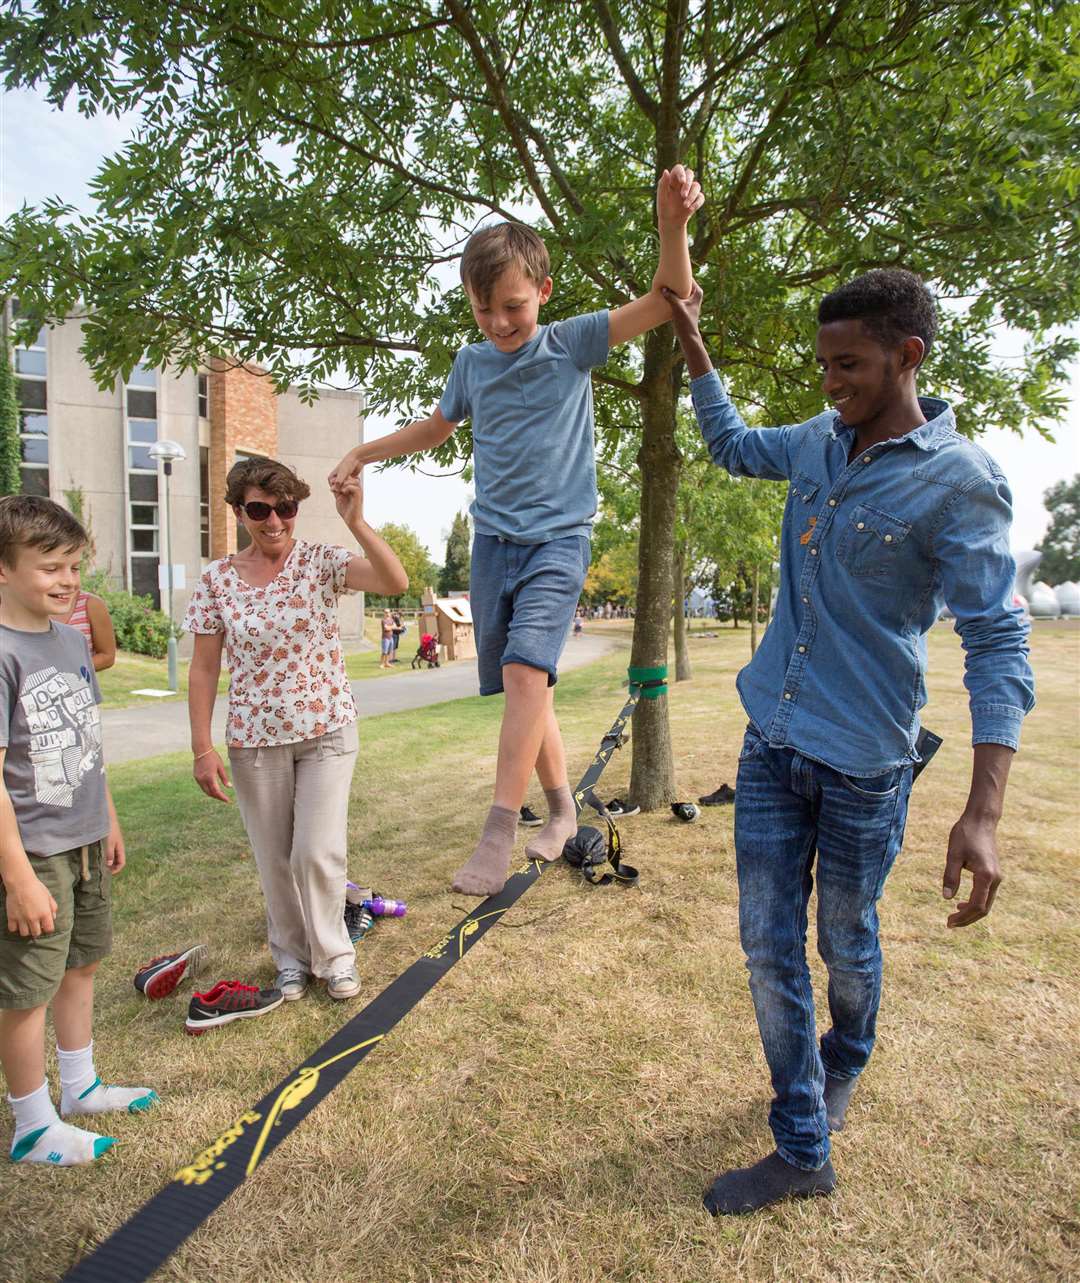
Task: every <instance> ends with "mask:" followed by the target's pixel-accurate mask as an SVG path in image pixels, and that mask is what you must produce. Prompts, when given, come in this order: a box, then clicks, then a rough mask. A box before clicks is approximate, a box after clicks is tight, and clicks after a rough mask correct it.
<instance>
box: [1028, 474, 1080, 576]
mask: <svg viewBox="0 0 1080 1283" xmlns="http://www.w3.org/2000/svg"><path fill="white" fill-rule="evenodd" d="M1043 503H1045V505H1046V507H1047V509H1048V511H1049V513H1050V526H1049V528H1048V529H1047V531H1046V534H1045V535H1043V538H1042V542H1041V543H1038V544H1036V545H1035V547H1036V549H1037V550H1038V551H1039V552H1041V553H1042V561H1041V562H1039V578H1040V579H1044V580H1045V581H1046V582H1047V583H1048V584H1064V583H1069V582H1072V581H1075V580H1080V472H1078V473H1077V474H1076V476H1075V477H1073V479H1072V480H1071V481H1059V482H1058V483H1057V485H1056V486H1051V487H1050V489H1049V490H1047V492H1046V494H1045V495H1044V496H1043Z"/></svg>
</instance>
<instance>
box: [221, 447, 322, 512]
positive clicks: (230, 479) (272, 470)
mask: <svg viewBox="0 0 1080 1283" xmlns="http://www.w3.org/2000/svg"><path fill="white" fill-rule="evenodd" d="M252 486H254V487H255V488H256V489H257V490H265V491H266V493H267V494H272V495H273V496H274V498H275V499H295V500H296V502H297V503H299V502H300V501H301V500H302V499H306V498H307V497H308V496H309V495H310V494H311V487H310V486H309V485H308V483H307V482H306V481H302V480H301V479H300V478H299V477H298V476H297V475H296V472H295V471H294V470H293V469H292V468H290V467H289V465H288V464H287V463H282V462H281V460H280V459H264V458H263V457H262V456H261V455H255V456H253V457H251V458H247V459H237V461H236V462H235V463H234V464H233V466H232V467H231V468H230V469H229V475H228V476H227V477H226V478H225V502H226V503H227V504H228V505H229V507H230V508H237V507H239V506H240V504H242V503H243V502H244V495H245V494H247V492H248V490H249V489H250V487H252Z"/></svg>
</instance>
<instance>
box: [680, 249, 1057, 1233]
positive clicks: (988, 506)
mask: <svg viewBox="0 0 1080 1283" xmlns="http://www.w3.org/2000/svg"><path fill="white" fill-rule="evenodd" d="M668 301H669V303H670V304H671V306H672V312H673V314H674V321H675V328H676V332H677V334H678V336H679V341H680V343H681V344H682V348H683V352H684V354H685V357H686V363H687V370H688V372H689V375H690V378H691V385H690V386H691V390H692V393H693V400H694V408H695V410H696V412H697V416H698V422H699V424H700V426H701V431H702V435H703V436H704V438H705V441H706V443H707V444H708V447H709V452H710V453H711V455H712V457H713V459H714V460H715V461H716V463H718V464H719V465H720V466H721V467H725V468H727V469H728V471H729V472H731V473H732V474H734V475H735V476H745V477H767V478H769V479H770V480H773V481H787V482H789V485H790V488H789V492H788V501H787V508H786V511H785V513H784V521H783V529H782V533H781V567H780V593H779V597H778V599H777V605H776V613H775V615H774V618H773V621H772V624H771V625H770V627H769V628H768V629H767V631H766V633H765V637H764V640H763V641H762V644H761V646H760V647H759V648H758V651H757V653H756V654H755V656H754V658H753V660H752V661H751V663H750V664H749V665H748V666H747V667H746V668H744V669H743V670H742V672H741V673H740V674H739V677H738V683H737V684H738V690H739V695H740V697H741V699H742V703H743V707H744V708H745V709H746V713H747V716H748V717H749V725H748V726H747V730H746V738H745V740H744V742H743V748H742V753H741V755H740V758H739V774H738V783H737V787H736V802H735V850H736V862H737V866H738V877H739V931H740V938H741V941H742V946H743V949H744V950H745V952H746V956H747V965H748V967H749V970H750V990H751V993H752V995H753V999H754V1008H755V1011H756V1013H757V1020H758V1028H759V1030H760V1033H761V1040H762V1043H763V1045H764V1049H765V1057H766V1059H767V1060H768V1063H769V1069H770V1072H771V1075H772V1085H773V1091H774V1093H775V1095H774V1099H773V1103H772V1108H771V1111H770V1115H769V1123H770V1126H771V1128H772V1132H773V1136H774V1138H775V1140H776V1151H775V1152H774V1153H772V1154H770V1155H769V1156H768V1157H767V1158H765V1159H763V1160H762V1161H761V1162H759V1163H756V1164H755V1165H754V1166H752V1167H748V1168H742V1169H735V1170H732V1171H728V1172H725V1173H723V1174H722V1175H720V1176H719V1177H717V1179H716V1180H715V1181H714V1182H713V1184H712V1186H711V1188H710V1189H709V1190H707V1191H706V1194H705V1206H706V1208H707V1209H708V1210H709V1211H710V1212H711V1213H712V1214H713V1215H718V1214H725V1213H735V1212H750V1211H756V1210H757V1209H758V1208H761V1207H765V1206H767V1205H768V1204H770V1203H774V1202H777V1201H778V1200H779V1199H782V1198H785V1197H788V1196H792V1195H795V1196H807V1195H813V1194H828V1193H830V1192H831V1191H832V1189H833V1187H834V1185H835V1183H836V1175H835V1173H834V1171H833V1167H832V1164H831V1162H830V1161H829V1133H830V1132H831V1131H839V1130H840V1129H841V1128H842V1127H843V1123H844V1114H845V1111H846V1109H847V1104H848V1100H849V1098H850V1096H851V1093H852V1090H853V1088H854V1085H855V1082H856V1080H857V1078H858V1075H859V1074H860V1073H861V1072H862V1070H863V1069H864V1068H865V1066H866V1062H867V1060H868V1059H869V1057H870V1052H871V1049H872V1047H873V1045H874V1028H875V1022H876V1017H877V1010H878V1003H879V1001H880V996H881V949H880V946H879V943H878V918H877V901H878V899H879V898H880V897H881V893H882V890H883V888H884V885H885V879H886V877H887V875H888V873H889V870H890V868H891V867H892V863H893V860H894V859H895V858H896V855H897V852H898V851H899V849H900V846H901V843H902V840H903V836H904V823H905V820H906V818H907V804H908V795H909V792H910V790H911V779H912V768H913V766H914V765H915V764H916V763H917V762H918V761H919V756H918V753H917V751H916V747H915V742H916V737H917V735H918V731H919V709H920V708H921V707H922V705H923V704H924V703H925V702H926V693H925V686H924V673H925V668H926V633H927V632H928V631H929V629H930V628H931V627H932V626H933V624H934V621H935V620H936V619H937V618H938V616H939V615H940V613H941V609H942V607H943V606H944V605H948V607H949V609H950V610H951V611H952V613H953V615H954V616H955V618H956V629H957V631H958V632H959V634H960V636H961V639H962V641H963V646H964V650H965V665H966V675H965V679H964V681H965V685H966V686H967V689H968V694H969V697H970V708H971V721H972V729H973V734H972V743H973V745H974V767H973V771H972V780H971V791H970V794H969V796H968V801H967V805H966V806H965V808H964V813H963V814H962V815H961V816H960V819H959V820H958V821H957V822H956V824H955V825H954V826H953V829H952V832H951V834H950V837H949V848H948V854H947V856H946V860H945V875H944V884H943V889H944V895H945V898H946V899H952V897H953V896H954V895H955V894H956V893H957V891H958V889H959V887H960V880H961V873H962V870H964V869H967V870H969V871H970V873H971V875H972V889H971V894H970V896H969V897H968V899H967V900H965V901H964V902H963V903H961V904H960V905H959V906H958V908H957V909H956V911H955V912H954V913H952V914H951V916H950V917H949V919H948V925H949V926H950V927H959V926H966V925H967V924H968V923H971V922H975V921H977V920H978V919H979V918H982V917H984V916H985V915H986V914H987V913H988V912H989V911H990V908H991V906H992V904H993V902H994V895H995V893H996V891H997V887H998V884H999V883H1000V881H1001V875H1000V872H999V869H998V856H997V845H996V838H995V831H996V828H997V823H998V820H999V819H1000V817H1001V812H1002V805H1003V801H1004V795H1005V782H1006V779H1007V777H1008V773H1009V764H1010V761H1011V759H1012V755H1013V753H1014V751H1015V750H1016V748H1017V746H1018V744H1019V736H1020V723H1021V722H1022V720H1023V718H1024V715H1025V713H1027V712H1028V710H1029V709H1030V708H1031V707H1032V705H1033V703H1034V682H1033V678H1032V673H1031V669H1030V666H1029V665H1028V661H1027V633H1028V630H1027V626H1026V624H1025V623H1024V620H1023V617H1022V614H1021V612H1020V610H1019V609H1017V608H1016V607H1015V606H1014V605H1013V604H1012V594H1013V579H1014V575H1015V566H1014V564H1013V559H1012V557H1011V555H1010V553H1009V526H1010V523H1011V518H1012V511H1011V496H1010V493H1009V487H1008V485H1007V483H1006V481H1005V478H1004V476H1003V475H1002V473H1001V470H1000V469H999V468H998V466H997V464H996V463H995V462H994V461H993V459H991V458H990V456H989V455H988V454H987V453H986V452H985V451H984V450H983V449H981V448H980V447H979V446H977V445H974V444H973V443H972V442H970V441H968V440H966V439H965V438H964V437H962V436H960V435H959V434H958V433H957V431H956V426H955V421H954V418H953V413H952V410H951V409H950V408H949V406H948V405H947V404H946V403H945V402H944V401H939V400H936V399H934V398H930V397H919V396H918V395H917V392H916V387H915V380H916V374H917V372H918V369H919V366H920V364H921V363H922V360H923V358H924V356H925V355H926V353H927V351H928V350H929V347H930V344H931V342H932V341H933V337H934V332H935V330H936V325H937V323H936V317H935V309H934V303H933V300H932V299H931V297H930V295H929V294H928V292H927V291H926V289H925V288H924V287H923V285H922V284H921V282H920V281H919V279H918V277H916V276H913V275H912V274H911V273H910V272H905V271H900V270H877V271H872V272H868V273H867V274H866V275H865V276H860V277H858V278H857V279H855V280H853V281H851V282H849V283H848V284H847V285H844V286H842V287H841V288H840V289H837V290H835V291H834V292H833V293H831V294H828V295H826V296H825V298H824V299H823V300H822V302H821V305H820V307H819V309H818V321H819V323H820V327H819V329H818V335H817V356H818V363H819V365H820V366H821V369H822V374H823V386H824V391H825V395H826V396H827V397H828V399H829V400H830V402H831V403H832V405H833V407H834V408H833V409H831V410H828V411H826V412H825V413H823V414H820V415H818V416H817V417H816V418H814V419H811V420H810V421H809V422H807V423H802V424H798V425H796V426H794V427H785V428H765V429H760V430H756V431H755V430H751V429H749V428H747V426H746V424H745V423H744V422H743V421H742V419H741V418H740V417H739V415H738V413H737V411H736V410H735V408H734V407H733V406H732V404H731V402H730V401H729V400H728V398H727V395H726V393H725V391H724V389H723V386H722V385H721V383H720V380H719V378H718V377H717V375H716V373H715V371H714V370H713V368H712V365H711V363H710V361H709V357H708V355H707V354H706V351H705V347H704V344H703V343H702V340H701V335H700V333H699V331H698V314H699V312H700V307H701V290H700V289H699V288H697V287H695V290H694V293H693V294H692V295H691V297H690V299H688V300H687V301H686V302H681V301H680V300H678V299H676V298H674V296H671V295H669V296H668ZM815 859H816V863H817V868H816V872H815V871H814V864H815ZM815 876H816V880H817V890H818V912H817V925H818V949H819V951H820V953H821V956H822V958H823V959H824V961H825V964H826V967H827V968H828V972H829V1013H830V1015H831V1017H832V1028H831V1029H830V1030H829V1032H828V1033H826V1034H825V1035H824V1037H823V1038H822V1039H821V1043H820V1047H819V1046H818V1045H817V1042H816V1035H815V1032H814V1005H813V994H812V990H811V985H810V973H809V971H808V969H807V965H806V946H805V936H806V924H807V902H808V900H809V896H810V890H811V887H812V885H813V880H814V877H815Z"/></svg>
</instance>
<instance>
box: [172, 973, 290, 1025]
mask: <svg viewBox="0 0 1080 1283" xmlns="http://www.w3.org/2000/svg"><path fill="white" fill-rule="evenodd" d="M284 1001H285V997H284V995H283V994H282V992H281V990H280V989H259V988H257V987H256V986H255V985H245V984H241V983H240V981H239V980H219V981H218V982H217V984H216V985H214V987H213V988H212V989H208V990H207V991H206V993H196V994H192V997H191V1004H190V1005H189V1007H188V1015H187V1020H185V1021H184V1027H185V1028H186V1029H187V1031H188V1033H189V1034H191V1035H192V1036H193V1037H198V1035H199V1034H201V1033H202V1032H203V1031H204V1030H206V1029H215V1028H216V1027H217V1026H218V1025H227V1024H228V1023H229V1022H230V1021H231V1020H246V1019H247V1018H248V1017H249V1016H265V1015H266V1013H267V1012H268V1011H273V1010H274V1008H275V1007H280V1006H281V1004H282V1003H283V1002H284Z"/></svg>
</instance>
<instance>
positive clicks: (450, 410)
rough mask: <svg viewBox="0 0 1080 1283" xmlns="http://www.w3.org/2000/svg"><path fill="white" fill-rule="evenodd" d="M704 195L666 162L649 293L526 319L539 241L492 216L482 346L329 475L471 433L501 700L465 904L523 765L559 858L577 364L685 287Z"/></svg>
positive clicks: (569, 815) (482, 616)
mask: <svg viewBox="0 0 1080 1283" xmlns="http://www.w3.org/2000/svg"><path fill="white" fill-rule="evenodd" d="M703 201H704V198H703V197H702V195H701V189H700V187H699V186H698V184H697V183H696V182H695V181H694V175H693V173H692V172H691V171H690V170H686V169H684V168H683V167H682V166H681V165H676V166H675V168H674V169H673V170H671V171H670V172H669V171H667V170H665V171H664V174H663V175H662V176H661V179H660V183H659V185H658V187H657V193H656V212H657V225H658V229H659V233H660V264H659V267H658V268H657V272H656V276H655V277H654V279H653V285H652V289H651V291H650V292H649V293H648V294H646V295H643V296H642V297H641V298H639V299H635V300H634V301H633V302H632V303H627V304H626V305H625V306H623V307H619V308H616V309H615V310H614V311H611V312H608V311H606V310H605V311H600V312H593V313H591V314H590V315H587V316H576V317H573V318H572V319H570V320H567V321H561V322H559V321H557V322H555V323H554V324H552V325H540V324H539V323H538V316H539V310H540V308H541V306H542V305H543V304H544V303H546V302H547V300H548V299H549V298H550V296H551V288H552V282H551V276H550V275H549V271H548V269H549V260H548V253H547V249H546V247H545V245H544V242H543V241H542V240H541V239H540V237H539V236H537V235H536V233H535V232H533V231H530V230H529V229H528V228H526V227H521V226H519V225H518V224H515V223H498V224H496V225H495V226H494V227H488V228H485V229H484V230H483V231H480V232H477V233H476V234H475V235H474V236H472V237H471V238H470V239H469V243H468V244H467V245H466V247H465V252H464V254H463V255H462V259H461V279H462V283H463V284H464V287H465V292H466V294H467V295H468V297H469V303H470V304H471V306H472V311H473V316H474V317H475V319H476V323H477V325H478V326H479V328H480V330H481V332H482V333H483V334H484V336H485V339H484V342H481V343H473V344H470V345H469V346H468V347H465V348H462V349H461V351H460V352H459V353H458V354H457V357H456V358H455V360H454V368H453V370H452V372H451V374H450V380H449V382H448V383H447V386H446V391H445V392H444V393H443V397H442V400H441V401H440V403H439V406H438V409H436V410H435V412H434V413H433V414H432V415H430V416H429V417H428V418H426V419H418V420H417V421H416V422H415V423H411V424H409V426H408V427H406V428H403V429H402V430H401V431H400V432H397V433H394V434H392V435H390V436H386V437H381V438H380V439H379V440H377V441H372V442H370V443H368V444H365V445H360V446H357V447H356V448H355V449H353V450H350V451H349V453H348V454H347V455H346V456H345V458H344V459H342V461H341V463H340V464H339V465H338V466H337V468H335V469H334V471H333V472H332V473H331V474H330V478H329V480H330V486H331V488H332V489H334V490H335V491H337V490H338V489H339V488H340V487H341V486H343V485H344V484H345V483H346V481H348V479H349V478H351V477H352V476H354V475H355V474H356V473H358V472H359V471H360V469H361V468H362V467H363V465H364V464H365V463H374V462H376V461H377V460H380V459H391V458H395V457H397V456H399V455H404V454H412V453H416V452H418V451H422V450H430V449H431V448H432V447H434V446H436V445H439V444H441V443H442V442H443V441H445V440H446V439H447V438H448V437H449V436H450V434H451V433H452V432H453V431H454V429H455V428H456V427H457V425H458V424H459V423H460V422H462V421H463V420H465V419H470V420H471V423H472V434H473V464H474V468H475V482H476V501H475V502H474V504H473V506H472V515H473V522H474V526H475V537H474V541H473V550H472V566H471V573H470V583H469V596H470V604H471V606H472V616H473V626H474V630H475V635H476V649H477V658H478V668H479V673H480V693H481V695H494V694H497V693H498V692H500V691H503V690H505V692H506V709H505V712H504V714H503V723H502V731H501V734H500V738H499V758H498V764H497V767H496V773H495V799H494V802H495V804H494V806H492V807H491V809H490V811H489V812H488V817H487V821H486V823H485V825H484V831H483V833H482V834H481V837H480V841H479V843H478V844H477V847H476V850H475V851H474V852H473V855H472V858H471V859H470V860H469V861H468V863H467V864H466V865H465V866H464V867H463V868H461V869H459V870H458V872H457V874H456V875H455V876H454V889H455V890H456V891H461V892H463V893H464V894H466V895H480V896H485V895H493V894H495V893H496V892H498V891H500V890H502V887H503V885H504V883H505V882H506V877H507V874H508V872H509V869H510V858H511V854H512V851H513V846H514V839H515V835H516V830H517V820H518V814H519V810H520V807H521V804H522V802H523V801H524V798H525V790H526V788H527V786H528V783H529V777H530V776H531V775H532V772H533V769H534V767H535V769H536V773H537V774H538V775H539V777H540V783H541V784H542V785H543V788H544V793H545V795H546V797H547V800H548V807H549V817H550V818H549V820H548V823H547V824H546V825H545V827H544V828H543V829H542V830H541V831H540V832H539V833H538V834H537V835H536V836H535V837H533V838H532V839H530V841H529V843H528V845H527V846H526V848H525V853H526V855H528V856H529V857H531V858H534V859H542V860H554V859H557V858H558V857H559V856H560V855H561V854H562V849H563V845H564V843H565V842H566V839H567V838H568V837H570V836H571V834H572V833H573V832H574V830H575V828H576V825H577V820H576V812H575V808H574V800H573V797H572V796H571V793H570V788H569V784H568V781H567V775H566V757H565V753H564V750H563V744H562V736H561V735H560V732H559V724H558V722H557V721H556V720H555V711H554V703H553V699H552V694H553V692H552V689H551V688H552V687H553V686H554V685H555V681H556V678H557V666H558V659H559V654H560V652H561V650H562V647H563V643H564V642H565V641H566V637H567V633H568V632H569V629H570V625H571V622H572V620H573V617H574V611H575V610H576V608H577V605H578V599H579V597H580V595H581V590H582V587H583V586H584V583H585V576H586V574H587V572H588V569H589V560H590V553H591V548H590V543H589V535H590V531H591V528H592V519H593V516H594V515H595V512H596V462H595V453H594V442H593V407H592V381H591V374H590V372H591V370H592V369H593V368H594V367H596V366H598V365H603V364H604V362H605V361H606V360H607V355H608V350H609V349H610V348H611V347H614V346H615V345H616V344H619V343H626V342H628V341H629V340H630V339H634V338H637V337H638V336H639V335H641V334H644V333H645V332H646V331H647V330H652V329H655V328H656V327H657V326H658V325H661V324H663V322H665V321H667V320H670V318H671V310H670V308H669V307H668V304H667V302H666V300H665V299H664V297H663V295H662V294H661V292H660V291H661V289H662V288H665V287H666V288H669V289H670V290H672V292H673V293H675V294H676V295H677V296H678V297H679V298H685V297H687V296H688V295H689V294H690V291H691V288H692V286H693V279H692V276H691V272H690V256H689V252H688V249H687V243H686V225H687V223H688V221H689V219H690V217H691V215H692V214H693V213H694V211H695V210H697V209H698V208H700V206H701V205H702V203H703Z"/></svg>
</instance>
